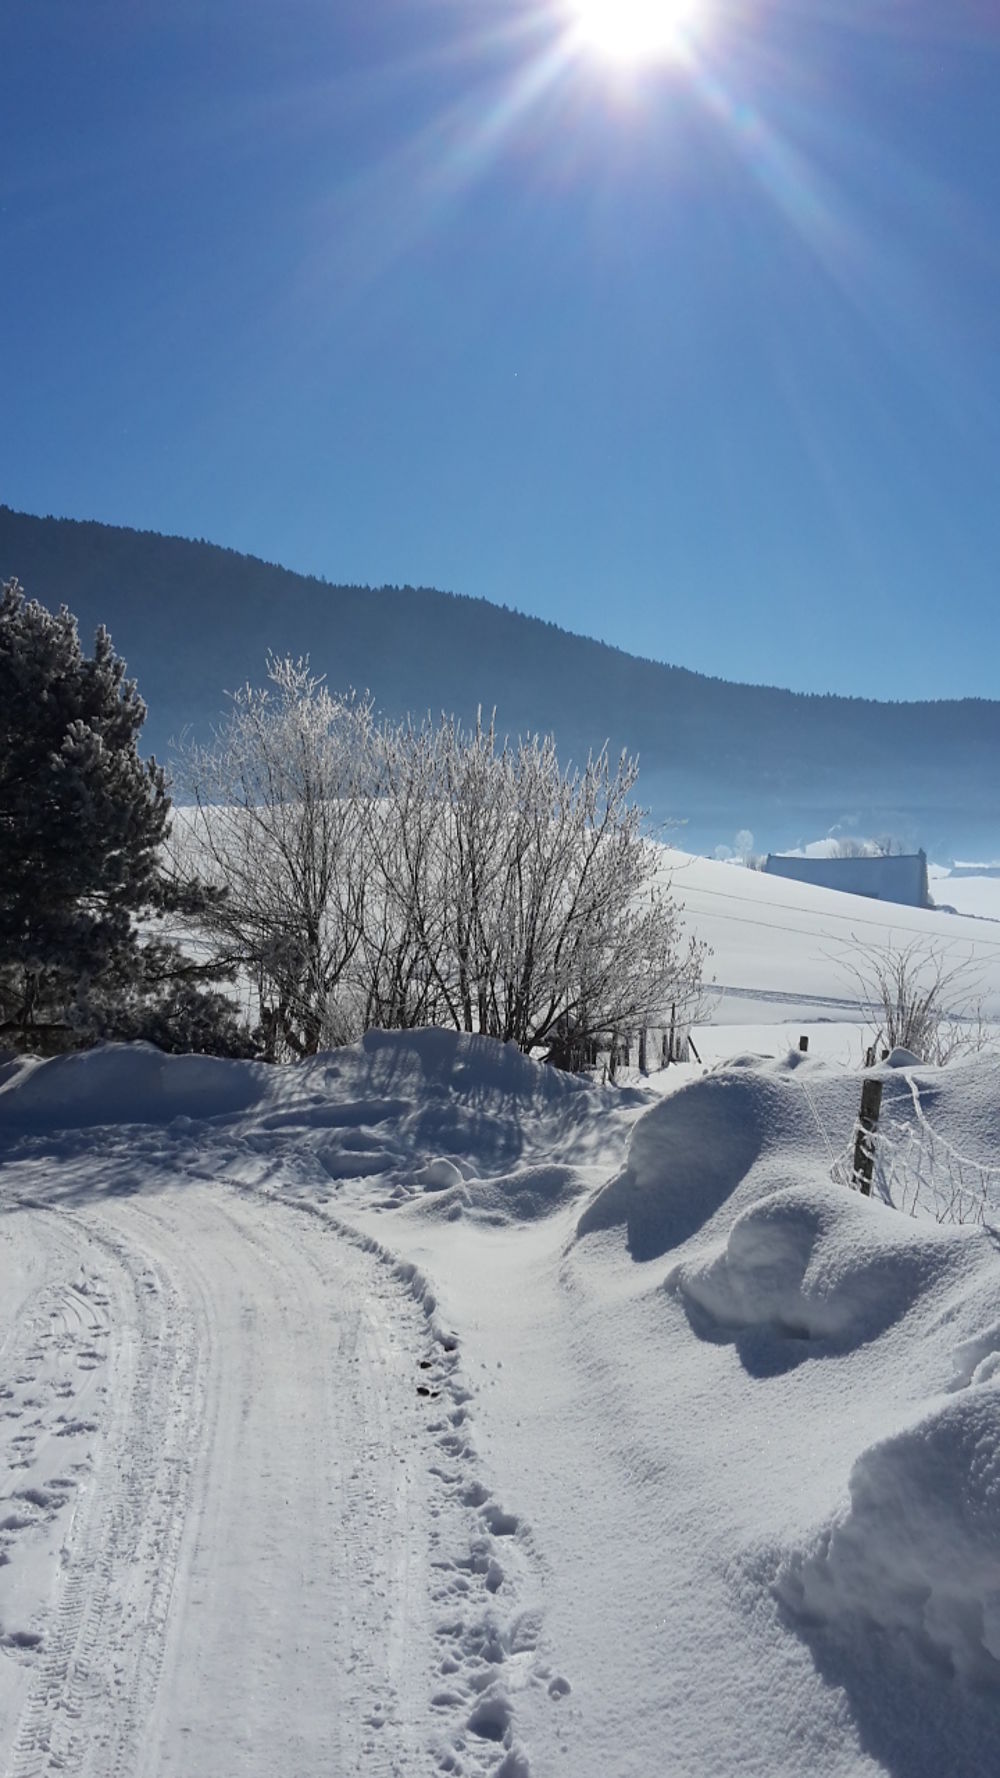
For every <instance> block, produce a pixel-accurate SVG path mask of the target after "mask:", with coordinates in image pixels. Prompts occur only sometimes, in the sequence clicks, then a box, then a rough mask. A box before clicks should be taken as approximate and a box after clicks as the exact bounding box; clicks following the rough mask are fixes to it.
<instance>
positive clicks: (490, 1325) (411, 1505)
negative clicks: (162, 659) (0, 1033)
mask: <svg viewBox="0 0 1000 1778" xmlns="http://www.w3.org/2000/svg"><path fill="white" fill-rule="evenodd" d="M674 862H675V864H676V865H677V867H678V868H677V872H676V878H675V881H676V886H677V888H678V890H679V892H681V893H682V894H683V895H684V897H685V899H686V900H687V901H688V903H689V907H690V910H691V914H692V917H693V918H694V919H696V920H697V921H698V923H699V925H700V926H701V928H702V930H703V931H704V933H705V936H707V937H709V939H710V940H711V941H712V942H713V944H714V945H715V949H716V956H715V959H714V965H713V967H714V972H715V975H716V977H717V980H718V982H719V983H720V984H722V985H723V986H724V987H726V988H729V989H731V990H734V992H731V993H729V994H727V995H726V996H725V997H724V998H723V1000H722V1002H721V1006H722V1011H721V1012H718V1013H716V1014H715V1015H714V1018H713V1022H712V1023H711V1024H707V1026H706V1029H705V1030H704V1031H703V1032H702V1033H701V1035H702V1037H703V1039H705V1043H704V1045H703V1047H704V1048H706V1049H707V1048H708V1047H709V1044H710V1043H714V1045H715V1049H714V1050H713V1051H712V1054H713V1055H714V1054H716V1053H717V1054H719V1055H720V1056H723V1057H725V1058H727V1060H726V1063H725V1065H724V1066H722V1067H721V1068H715V1069H712V1070H710V1071H708V1072H702V1071H701V1070H700V1069H698V1068H696V1067H688V1068H678V1069H671V1070H669V1071H668V1072H667V1073H666V1074H665V1075H661V1076H658V1077H656V1078H655V1079H654V1080H653V1081H652V1082H651V1083H650V1085H649V1086H643V1087H634V1088H633V1087H627V1088H625V1089H624V1090H622V1089H620V1088H611V1087H608V1088H599V1087H597V1086H593V1085H590V1084H587V1083H585V1082H581V1081H578V1080H575V1079H570V1078H566V1077H564V1076H560V1075H557V1074H554V1073H552V1072H549V1071H546V1070H544V1069H542V1068H540V1067H539V1066H537V1065H535V1064H533V1063H531V1062H528V1061H526V1060H525V1059H524V1058H522V1057H521V1056H519V1055H518V1054H517V1053H516V1052H513V1051H511V1050H507V1049H504V1048H503V1047H501V1046H499V1045H495V1044H493V1043H491V1042H489V1041H486V1040H482V1039H478V1038H467V1037H457V1036H455V1035H453V1034H447V1033H443V1032H423V1033H415V1034H399V1035H393V1036H381V1035H378V1034H373V1035H371V1036H370V1037H369V1038H367V1039H366V1040H365V1042H364V1044H363V1045H360V1046H357V1047H356V1048H354V1049H351V1050H347V1051H341V1052H338V1053H337V1054H335V1055H332V1056H326V1057H320V1058H318V1059H317V1060H316V1061H315V1062H313V1063H309V1064H303V1065H300V1066H298V1067H294V1068H284V1069H268V1068H266V1067H264V1066H263V1065H259V1064H252V1063H227V1062H221V1061H215V1060H209V1059H196V1058H165V1057H162V1056H159V1055H158V1054H157V1053H156V1052H154V1051H152V1050H147V1049H143V1048H141V1047H137V1048H134V1049H116V1048H108V1049H104V1050H99V1051H94V1052H91V1053H90V1054H88V1055H84V1056H78V1057H73V1058H67V1059H64V1060H58V1061H52V1062H45V1063H31V1062H13V1063H9V1064H7V1066H6V1067H5V1068H3V1069H2V1070H0V1771H3V1772H4V1774H5V1775H6V1778H29V1775H34V1774H41V1773H57V1772H58V1773H62V1774H80V1775H84V1774H86V1775H88V1778H133V1775H135V1778H139V1775H145V1778H166V1775H168V1774H169V1775H171V1778H258V1775H260V1778H263V1775H264V1774H267V1775H268V1778H271V1775H272V1774H275V1773H279V1772H280V1773H283V1774H288V1775H289V1778H319V1774H323V1775H324V1778H329V1775H331V1774H335V1775H338V1778H339V1775H340V1774H343V1775H345V1778H347V1775H349V1774H355V1773H358V1774H362V1773H363V1774H373V1775H374V1778H379V1775H380V1774H384V1775H386V1778H388V1775H390V1774H403V1773H407V1774H411V1775H412V1778H417V1775H418V1774H429V1773H435V1772H442V1773H453V1774H464V1775H465V1778H475V1775H477V1774H478V1775H482V1774H487V1773H491V1774H493V1775H494V1778H527V1775H528V1774H531V1775H533V1778H548V1775H549V1774H557V1773H566V1774H572V1778H659V1775H660V1774H670V1775H671V1778H735V1775H736V1774H755V1775H757V1774H759V1775H760V1778H803V1775H804V1774H806V1773H809V1774H814V1775H816V1778H862V1775H864V1778H874V1775H875V1774H887V1775H889V1778H944V1775H946V1774H947V1775H948V1778H991V1775H992V1774H993V1773H994V1772H995V1771H996V1769H997V1752H996V1749H997V1746H998V1745H1000V1740H998V1737H1000V1269H998V1268H1000V1257H998V1236H997V1234H996V1233H995V1232H994V1230H993V1228H992V1227H991V1223H992V1222H993V1221H994V1220H996V1221H997V1222H998V1223H1000V1095H998V1092H997V1066H998V1064H997V1060H996V1057H995V1056H994V1055H991V1054H990V1053H988V1052H987V1053H984V1054H982V1055H979V1056H975V1057H972V1058H970V1059H969V1060H967V1061H965V1062H961V1063H957V1064H953V1065H952V1066H951V1067H950V1068H948V1069H946V1070H934V1069H931V1068H927V1069H924V1068H917V1069H907V1068H892V1067H888V1066H887V1067H885V1068H883V1069H882V1070H881V1073H882V1075H883V1077H884V1080H885V1087H884V1093H885V1110H884V1112H883V1119H884V1121H886V1122H888V1123H889V1124H890V1125H891V1126H892V1128H893V1129H894V1130H895V1131H896V1132H897V1136H898V1143H899V1151H900V1153H901V1154H904V1155H909V1153H910V1152H911V1149H910V1147H909V1146H908V1144H914V1145H917V1146H919V1147H920V1151H921V1152H922V1153H923V1152H927V1153H930V1154H931V1155H932V1156H933V1157H944V1161H943V1163H942V1164H943V1165H944V1166H945V1168H946V1170H948V1169H951V1168H952V1167H954V1168H955V1169H962V1178H963V1180H964V1181H966V1183H967V1182H968V1181H969V1180H970V1179H974V1180H975V1181H977V1182H978V1183H979V1185H980V1186H981V1189H982V1192H983V1193H985V1194H986V1201H987V1204H988V1206H990V1208H989V1210H988V1215H987V1220H986V1223H985V1224H983V1223H980V1222H973V1223H969V1224H966V1225H964V1226H956V1225H954V1224H939V1223H937V1222H935V1221H934V1220H933V1219H932V1218H919V1217H911V1216H909V1215H906V1214H902V1213H901V1212H900V1211H898V1210H894V1209H891V1208H889V1207H888V1206H886V1205H885V1204H883V1203H881V1202H878V1201H869V1200H865V1199H863V1198H861V1197H860V1196H858V1195H857V1194H855V1193H853V1192H851V1191H849V1190H847V1189H846V1188H845V1187H843V1186H838V1185H835V1184H834V1183H833V1182H832V1180H831V1177H830V1166H831V1160H832V1158H833V1157H834V1156H836V1155H839V1154H840V1153H841V1152H842V1151H843V1150H844V1149H845V1147H846V1146H847V1145H848V1144H849V1142H850V1138H851V1134H852V1129H853V1123H854V1118H855V1115H856V1111H857V1101H858V1093H859V1085H860V1081H859V1075H858V1073H857V1070H856V1066H848V1065H847V1063H848V1061H849V1060H850V1061H851V1062H852V1063H853V1062H854V1061H855V1058H854V1057H853V1056H852V1057H850V1058H848V1057H846V1056H845V1057H844V1058H843V1059H837V1058H836V1057H833V1058H832V1059H831V1057H830V1056H829V1055H824V1054H823V1053H822V1045H821V1044H820V1043H819V1041H818V1038H817V1043H815V1044H811V1049H810V1054H809V1056H808V1057H806V1058H804V1059H803V1058H800V1057H799V1055H798V1054H797V1053H796V1054H792V1055H790V1054H788V1053H787V1051H788V1049H789V1043H788V1042H787V1041H786V1039H787V1038H788V1037H789V1035H790V1036H791V1038H792V1041H793V1042H797V1036H798V1032H799V1030H800V1029H808V1030H810V1031H812V1032H815V1033H818V1034H821V1033H822V1031H824V1030H826V1029H827V1028H830V1029H841V1030H843V1031H845V1032H852V1031H854V1029H855V1028H856V1027H857V1024H858V1012H857V1008H856V1007H853V1008H852V1006H851V1003H850V994H849V992H848V991H846V990H845V988H844V985H843V982H842V980H841V979H840V978H839V976H838V974H837V969H838V964H837V963H836V961H835V959H836V953H837V950H838V941H839V935H840V934H841V931H842V930H843V931H844V932H847V933H850V931H851V930H856V931H858V932H859V933H860V932H861V931H862V929H864V925H865V922H867V923H869V924H870V923H872V922H874V923H875V925H876V926H877V925H878V924H879V923H880V922H881V925H882V927H883V928H884V927H885V926H886V925H892V926H893V930H894V931H895V932H897V933H898V932H900V931H901V929H902V928H903V927H910V926H914V925H915V926H917V927H918V928H919V929H920V930H921V931H925V930H926V931H933V932H935V933H941V934H943V935H944V936H945V938H946V939H947V940H948V941H949V942H952V943H954V944H956V945H959V944H961V945H965V946H966V947H969V946H972V947H973V949H974V953H975V957H976V960H977V963H978V964H980V965H981V976H982V991H983V995H984V998H985V999H987V1000H988V1001H989V1002H990V1005H991V1008H1000V928H994V927H993V926H992V925H990V924H989V923H988V922H986V921H978V920H972V919H966V918H959V917H957V916H954V915H947V914H942V913H933V912H931V913H922V912H917V911H913V910H886V909H884V908H882V907H873V906H872V905H871V904H868V903H861V904H859V905H854V906H851V907H848V908H845V907H844V906H843V905H842V904H843V901H844V898H841V897H837V896H836V895H833V894H832V893H831V892H828V891H819V890H809V889H805V888H803V887H802V886H800V885H795V884H791V883H783V882H778V881H776V880H772V879H765V878H761V877H759V876H755V875H754V874H753V873H748V872H744V871H739V870H734V869H732V868H730V867H727V866H724V865H718V864H714V863H711V864H709V863H706V862H704V861H693V862H690V863H689V862H687V861H685V860H683V859H680V858H678V859H676V860H675V861H674ZM950 887H951V885H950ZM953 887H954V888H955V889H958V888H959V887H960V885H959V884H958V883H956V884H954V885H953ZM998 887H1000V885H998ZM942 888H943V885H939V886H938V889H937V890H936V893H937V894H938V899H940V900H943V899H953V900H954V901H955V905H958V897H957V895H955V896H954V897H952V896H947V895H945V894H943V893H941V890H942ZM994 931H996V932H997V934H998V937H997V938H994V937H993V934H994ZM984 934H985V937H984V936H983V935H984ZM991 947H992V948H991ZM831 959H834V960H831ZM838 1003H839V1004H838ZM741 1009H742V1013H743V1017H742V1018H741V1017H740V1012H741ZM802 1020H805V1021H807V1022H806V1023H804V1024H803V1023H801V1022H800V1021H802ZM827 1020H832V1021H834V1024H833V1025H832V1026H831V1027H827ZM852 1041H853V1038H852ZM741 1052H742V1054H741ZM706 1059H709V1058H708V1057H706ZM955 1176H957V1174H956V1175H955ZM994 1204H995V1205H996V1206H997V1209H996V1214H995V1218H994V1212H993V1209H992V1206H993V1205H994Z"/></svg>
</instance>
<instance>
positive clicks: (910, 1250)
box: [666, 1184, 955, 1356]
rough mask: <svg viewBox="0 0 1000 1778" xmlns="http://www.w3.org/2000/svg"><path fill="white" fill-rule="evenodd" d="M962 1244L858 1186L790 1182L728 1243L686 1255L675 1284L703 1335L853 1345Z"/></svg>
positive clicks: (943, 1269) (904, 1304)
mask: <svg viewBox="0 0 1000 1778" xmlns="http://www.w3.org/2000/svg"><path fill="white" fill-rule="evenodd" d="M954 1247H955V1241H954V1237H953V1236H951V1235H950V1234H949V1233H948V1232H945V1231H942V1230H941V1229H939V1228H938V1227H937V1226H936V1225H935V1226H930V1225H928V1226H926V1227H924V1226H922V1225H917V1226H916V1227H914V1226H913V1225H910V1224H908V1223H903V1224H901V1222H900V1219H899V1217H898V1215H897V1214H896V1213H895V1212H893V1211H890V1210H886V1209H884V1208H883V1207H882V1206H881V1205H879V1204H876V1203H872V1202H870V1201H867V1200H863V1199H862V1198H860V1197H858V1196H857V1195H856V1194H855V1193H853V1192H847V1191H844V1190H843V1189H842V1188H839V1187H837V1186H834V1185H831V1184H823V1185H819V1184H817V1185H790V1186H787V1187H786V1188H785V1189H784V1190H779V1191H776V1192H773V1193H771V1194H769V1195H768V1196H766V1197H764V1198H762V1199H760V1200H759V1201H758V1202H757V1203H755V1204H752V1205H751V1206H750V1208H749V1209H747V1210H744V1211H743V1212H742V1213H741V1214H740V1215H738V1216H737V1217H736V1219H735V1220H734V1222H733V1223H732V1226H731V1227H730V1229H729V1231H728V1235H727V1238H726V1241H725V1244H724V1246H723V1247H722V1249H721V1250H720V1251H718V1252H716V1253H714V1254H712V1255H710V1256H709V1257H708V1258H707V1259H706V1258H704V1257H702V1256H700V1255H698V1256H695V1257H694V1258H693V1259H690V1260H688V1261H685V1262H682V1263H681V1264H680V1265H678V1266H676V1267H675V1268H674V1270H673V1271H672V1272H671V1273H670V1274H669V1276H668V1278H667V1281H666V1282H667V1288H668V1289H669V1290H671V1291H672V1292H673V1293H674V1294H675V1295H676V1296H677V1297H679V1298H680V1300H681V1302H682V1303H683V1305H684V1307H685V1309H686V1310H687V1313H688V1316H689V1319H690V1320H691V1322H692V1325H693V1326H694V1328H695V1331H696V1332H698V1333H701V1334H703V1335H709V1336H712V1335H713V1334H715V1333H717V1332H719V1333H722V1332H725V1331H726V1330H731V1331H740V1330H746V1329H751V1328H767V1329H769V1330H771V1331H772V1332H774V1333H777V1334H779V1335H783V1336H785V1337H786V1338H791V1339H795V1340H798V1341H820V1342H824V1343H827V1344H832V1345H833V1346H835V1347H836V1348H838V1349H840V1350H846V1349H848V1348H850V1349H853V1348H855V1347H857V1346H861V1345H864V1344H865V1342H866V1341H868V1340H871V1339H874V1338H876V1337H877V1336H878V1335H879V1334H881V1333H884V1332H885V1330H886V1329H887V1328H888V1327H890V1326H891V1325H892V1324H893V1323H894V1322H896V1321H898V1320H899V1319H900V1318H901V1317H902V1316H903V1315H905V1314H906V1312H907V1310H908V1309H910V1308H911V1307H912V1306H913V1305H914V1303H916V1302H918V1301H919V1300H920V1298H921V1297H922V1296H923V1295H924V1294H925V1293H926V1292H928V1291H930V1290H931V1289H933V1287H934V1286H935V1285H936V1284H937V1283H938V1282H939V1281H940V1280H941V1279H942V1278H943V1277H945V1276H946V1274H947V1273H948V1272H949V1270H951V1269H952V1268H953V1265H954ZM800 1356H805V1354H804V1353H801V1354H800Z"/></svg>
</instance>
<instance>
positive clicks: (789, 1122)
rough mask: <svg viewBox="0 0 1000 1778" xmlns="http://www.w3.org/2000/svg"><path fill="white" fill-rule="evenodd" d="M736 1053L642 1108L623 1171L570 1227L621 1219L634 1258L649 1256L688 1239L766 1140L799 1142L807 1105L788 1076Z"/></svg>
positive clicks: (594, 1227)
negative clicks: (737, 1058)
mask: <svg viewBox="0 0 1000 1778" xmlns="http://www.w3.org/2000/svg"><path fill="white" fill-rule="evenodd" d="M758 1060H759V1059H757V1058H754V1059H753V1066H752V1067H751V1065H750V1061H749V1060H748V1059H745V1061H741V1062H740V1063H738V1064H737V1066H736V1068H735V1069H733V1070H730V1071H727V1072H726V1073H719V1074H709V1075H706V1076H704V1077H703V1078H702V1079H701V1080H697V1081H693V1082H692V1083H691V1085H690V1086H687V1087H683V1088H682V1089H681V1091H680V1092H678V1093H674V1094H673V1095H672V1097H670V1098H667V1099H663V1100H662V1101H661V1102H660V1104H659V1105H655V1106H653V1108H652V1109H651V1110H650V1111H648V1112H646V1114H645V1116H643V1117H641V1118H640V1119H639V1121H638V1122H637V1124H636V1125H635V1128H634V1129H633V1131H632V1135H631V1138H630V1141H629V1147H628V1155H627V1158H626V1162H625V1166H624V1167H623V1169H622V1171H621V1172H620V1173H619V1174H617V1175H616V1177H615V1178H614V1179H612V1180H611V1181H610V1182H609V1183H608V1185H606V1186H605V1187H604V1188H603V1190H601V1191H600V1192H599V1193H598V1195H597V1197H596V1198H595V1199H594V1201H593V1203H592V1204H590V1205H589V1206H588V1208H587V1210H586V1211H585V1212H584V1214H583V1216H582V1217H581V1219H580V1222H579V1224H578V1227H577V1234H578V1236H580V1237H583V1236H586V1235H590V1234H593V1233H595V1232H597V1231H599V1230H603V1229H611V1228H615V1227H619V1226H620V1225H622V1224H624V1225H625V1226H626V1230H627V1240H628V1249H629V1252H630V1253H631V1255H632V1257H633V1259H636V1260H649V1259H658V1258H659V1257H660V1255H661V1254H664V1253H666V1252H668V1251H669V1250H670V1249H671V1248H674V1247H678V1246H680V1245H681V1243H682V1242H684V1241H686V1240H688V1239H689V1237H690V1236H691V1235H693V1234H695V1233H696V1232H697V1231H698V1230H699V1229H700V1228H702V1227H703V1226H704V1224H705V1223H706V1222H708V1221H709V1219H710V1218H711V1217H712V1216H714V1215H715V1214H716V1213H717V1212H718V1211H719V1210H720V1209H721V1208H722V1206H723V1205H724V1204H726V1203H727V1201H728V1200H729V1199H730V1197H731V1196H732V1194H733V1192H734V1191H736V1189H737V1188H738V1187H739V1186H740V1185H741V1184H742V1182H743V1181H744V1180H745V1179H746V1177H747V1175H748V1174H749V1172H750V1171H751V1169H752V1168H753V1166H754V1164H755V1162H756V1161H757V1160H758V1158H759V1156H760V1155H761V1153H762V1151H763V1149H764V1148H765V1145H768V1146H773V1145H774V1144H775V1143H777V1142H778V1141H779V1140H780V1138H781V1137H782V1136H784V1138H785V1139H786V1140H788V1141H792V1142H798V1140H799V1139H800V1138H799V1128H800V1125H801V1123H802V1121H803V1113H804V1112H805V1110H806V1107H805V1101H804V1100H803V1099H802V1098H801V1095H799V1096H798V1097H795V1098H793V1097H792V1096H791V1094H790V1092H789V1087H788V1084H787V1076H786V1077H784V1078H782V1077H780V1076H778V1075H776V1073H775V1072H774V1068H773V1064H769V1066H768V1070H767V1071H766V1072H764V1071H758V1068H757V1062H758Z"/></svg>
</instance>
